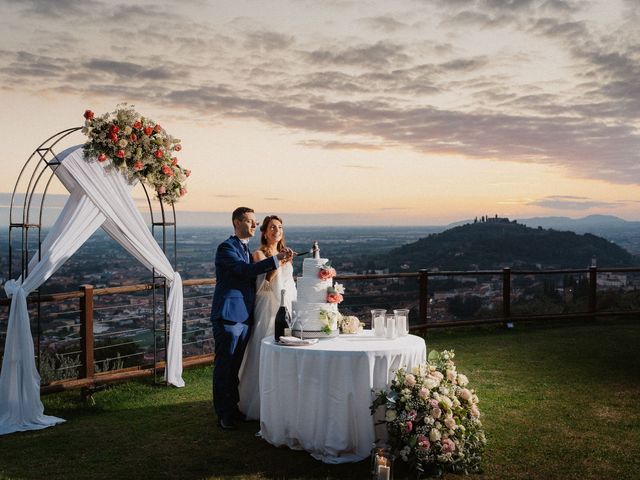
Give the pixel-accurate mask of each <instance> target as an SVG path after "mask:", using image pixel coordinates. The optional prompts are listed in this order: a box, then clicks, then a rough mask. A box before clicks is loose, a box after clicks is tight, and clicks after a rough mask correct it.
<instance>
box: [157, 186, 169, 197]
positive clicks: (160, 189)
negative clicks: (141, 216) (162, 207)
mask: <svg viewBox="0 0 640 480" xmlns="http://www.w3.org/2000/svg"><path fill="white" fill-rule="evenodd" d="M156 192H158V193H159V194H160V195H163V194H165V193H167V189H166V188H165V187H164V185H159V186H158V187H157V188H156Z"/></svg>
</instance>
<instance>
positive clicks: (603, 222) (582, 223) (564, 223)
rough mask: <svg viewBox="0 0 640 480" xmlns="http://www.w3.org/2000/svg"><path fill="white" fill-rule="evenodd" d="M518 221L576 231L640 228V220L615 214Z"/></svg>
mask: <svg viewBox="0 0 640 480" xmlns="http://www.w3.org/2000/svg"><path fill="white" fill-rule="evenodd" d="M518 223H521V224H523V225H527V226H529V227H542V228H553V229H554V230H569V231H572V232H576V233H585V232H590V233H594V232H600V231H605V230H610V229H615V230H622V229H624V230H626V229H634V228H637V229H640V222H634V221H628V220H624V219H622V218H619V217H616V216H614V215H588V216H586V217H582V218H575V219H574V218H569V217H533V218H523V219H521V220H518Z"/></svg>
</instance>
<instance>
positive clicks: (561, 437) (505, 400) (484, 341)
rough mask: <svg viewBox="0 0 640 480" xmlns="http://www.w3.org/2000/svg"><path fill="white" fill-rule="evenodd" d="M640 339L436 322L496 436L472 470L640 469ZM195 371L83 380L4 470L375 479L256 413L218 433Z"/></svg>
mask: <svg viewBox="0 0 640 480" xmlns="http://www.w3.org/2000/svg"><path fill="white" fill-rule="evenodd" d="M639 340H640V323H638V321H637V320H636V319H633V320H607V321H605V320H597V321H591V322H586V321H585V322H572V323H566V322H565V323H562V324H558V323H556V324H550V323H549V324H524V323H523V324H517V325H516V328H514V329H512V330H506V329H504V328H502V327H492V328H473V329H472V328H469V329H464V330H461V329H456V330H450V331H446V332H437V333H435V332H434V333H430V334H429V335H428V337H427V345H428V348H429V350H431V349H438V350H442V349H455V351H456V363H457V365H458V370H459V371H461V372H463V373H466V374H467V376H468V377H469V379H470V382H471V386H472V387H474V388H476V390H477V391H478V394H479V396H480V402H481V403H480V407H481V411H482V414H483V417H482V419H483V421H484V425H485V428H486V433H487V438H488V445H487V450H486V454H485V460H484V463H483V466H484V473H483V474H482V475H474V476H473V477H472V478H475V479H478V480H479V479H545V480H546V479H634V478H635V479H637V478H640V448H639V447H638V445H640V408H638V401H639V400H640V353H639V348H638V347H639V343H640V342H639ZM185 381H186V383H187V386H186V387H185V388H183V389H175V388H167V387H162V386H154V385H153V384H152V382H151V380H150V379H147V380H141V381H135V382H133V381H132V382H128V383H122V384H119V385H116V386H112V387H110V388H109V389H107V390H105V391H101V392H98V393H96V395H95V402H96V404H95V405H87V404H83V403H81V402H80V400H79V395H78V392H67V393H62V394H55V395H49V396H46V397H44V398H43V401H44V404H45V411H46V413H48V414H51V415H58V416H61V417H63V418H65V419H67V422H66V423H65V424H62V425H59V426H56V427H53V428H49V429H45V430H41V431H37V432H24V433H17V434H12V435H7V436H3V437H0V478H8V479H48V480H54V479H83V478H91V479H107V478H108V479H117V478H137V479H142V478H154V479H161V478H179V479H187V480H189V479H218V478H239V479H258V478H274V479H275V478H313V479H345V478H356V479H357V478H363V479H365V478H368V467H369V464H368V462H367V461H364V462H360V463H357V464H347V465H325V464H322V463H320V462H318V461H316V460H314V459H312V458H311V457H310V456H309V455H308V454H307V453H305V452H294V451H291V450H289V449H287V448H275V447H272V446H271V445H269V444H267V443H266V442H264V441H262V440H260V439H259V438H257V437H255V433H256V431H257V429H258V424H257V423H256V422H249V423H245V424H243V425H242V426H241V428H240V429H239V430H238V431H236V432H222V431H220V430H219V429H218V428H217V427H216V426H215V417H214V415H213V413H212V408H211V369H210V368H197V369H192V370H188V371H185ZM396 478H402V477H401V476H400V477H396ZM447 478H459V477H458V476H456V475H448V476H447Z"/></svg>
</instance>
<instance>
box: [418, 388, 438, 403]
mask: <svg viewBox="0 0 640 480" xmlns="http://www.w3.org/2000/svg"><path fill="white" fill-rule="evenodd" d="M418 396H419V397H420V398H422V399H423V400H426V399H427V398H429V390H427V389H426V388H424V387H421V388H420V391H419V392H418ZM436 403H437V402H436Z"/></svg>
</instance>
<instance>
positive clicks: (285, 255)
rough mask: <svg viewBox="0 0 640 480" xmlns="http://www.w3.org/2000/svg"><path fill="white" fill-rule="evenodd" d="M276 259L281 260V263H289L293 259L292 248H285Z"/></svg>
mask: <svg viewBox="0 0 640 480" xmlns="http://www.w3.org/2000/svg"><path fill="white" fill-rule="evenodd" d="M276 258H277V259H278V260H280V263H286V262H289V261H291V259H292V258H293V250H291V249H290V248H283V249H282V250H280V251H279V252H278V255H276Z"/></svg>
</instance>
